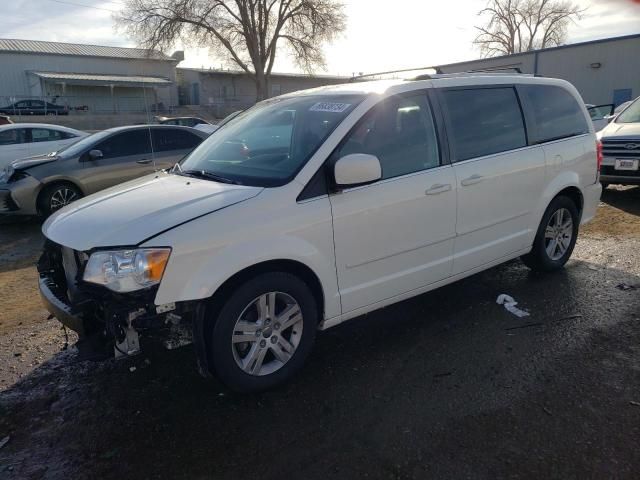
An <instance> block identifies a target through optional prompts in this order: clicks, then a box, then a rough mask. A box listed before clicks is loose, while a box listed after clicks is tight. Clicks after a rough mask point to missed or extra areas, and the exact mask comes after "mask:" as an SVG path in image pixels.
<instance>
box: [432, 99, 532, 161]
mask: <svg viewBox="0 0 640 480" xmlns="http://www.w3.org/2000/svg"><path fill="white" fill-rule="evenodd" d="M443 95H444V99H445V104H446V108H447V110H448V113H449V118H450V121H451V130H452V132H451V133H452V135H451V136H452V137H453V146H454V152H455V158H456V161H462V160H468V159H470V158H475V157H482V156H484V155H491V154H494V153H500V152H506V151H508V150H514V149H516V148H521V147H524V146H526V145H527V135H526V133H525V127H524V120H523V117H522V110H521V109H520V103H519V102H518V97H517V95H516V92H515V90H514V89H513V88H512V87H505V88H478V89H464V90H445V91H443Z"/></svg>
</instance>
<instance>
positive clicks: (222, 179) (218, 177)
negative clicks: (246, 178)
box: [180, 169, 242, 185]
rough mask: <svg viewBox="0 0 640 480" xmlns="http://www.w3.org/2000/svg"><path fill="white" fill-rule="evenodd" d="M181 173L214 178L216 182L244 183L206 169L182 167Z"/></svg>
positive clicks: (209, 178) (207, 178)
mask: <svg viewBox="0 0 640 480" xmlns="http://www.w3.org/2000/svg"><path fill="white" fill-rule="evenodd" d="M180 173H182V174H183V175H187V176H190V177H197V178H204V179H206V180H213V181H214V182H220V183H230V184H232V185H242V183H240V182H238V181H237V180H232V179H230V178H227V177H223V176H222V175H217V174H215V173H211V172H208V171H206V170H182V169H180Z"/></svg>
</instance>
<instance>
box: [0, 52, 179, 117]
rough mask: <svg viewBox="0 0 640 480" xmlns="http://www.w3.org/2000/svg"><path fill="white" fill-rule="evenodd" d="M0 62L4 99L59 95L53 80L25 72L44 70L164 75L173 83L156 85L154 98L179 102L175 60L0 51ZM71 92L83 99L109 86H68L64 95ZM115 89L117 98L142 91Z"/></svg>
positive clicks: (107, 92) (0, 88)
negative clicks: (44, 80)
mask: <svg viewBox="0 0 640 480" xmlns="http://www.w3.org/2000/svg"><path fill="white" fill-rule="evenodd" d="M0 65H2V68H0V98H2V97H4V98H3V100H6V99H8V98H10V97H31V96H33V97H38V96H54V95H61V93H60V87H59V86H55V82H46V83H45V82H41V81H40V79H39V78H38V77H35V76H34V75H31V74H29V73H28V72H29V71H44V72H70V73H98V74H110V75H146V76H157V77H166V78H168V79H170V80H171V81H173V82H174V85H172V86H169V87H160V88H158V89H157V92H158V94H157V95H158V98H157V101H158V102H162V103H164V104H165V105H166V106H171V105H176V104H177V103H178V95H177V86H176V85H175V81H176V68H175V65H176V62H173V61H161V60H145V59H118V58H98V57H80V56H72V55H46V54H30V53H10V52H0ZM74 92H76V93H78V94H80V95H81V96H83V97H84V96H85V95H86V98H90V97H91V96H107V97H109V96H110V95H111V93H110V90H109V88H108V87H101V86H91V87H88V86H72V85H67V87H66V95H67V96H70V95H74ZM116 92H117V93H118V95H119V96H120V97H127V96H128V97H135V96H138V95H141V94H142V89H141V88H130V87H116V88H115V91H114V93H116ZM79 101H80V99H79ZM87 101H88V100H87ZM96 101H98V100H96ZM85 103H86V102H85ZM138 103H140V102H138ZM150 103H153V102H150Z"/></svg>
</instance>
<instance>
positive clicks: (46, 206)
mask: <svg viewBox="0 0 640 480" xmlns="http://www.w3.org/2000/svg"><path fill="white" fill-rule="evenodd" d="M81 198H82V192H81V191H80V190H79V189H78V188H77V187H75V186H74V185H70V184H67V183H60V184H56V185H51V186H49V187H47V188H46V189H45V190H44V191H43V192H42V194H41V195H40V198H39V201H38V204H39V205H38V208H39V210H40V212H41V214H42V215H43V216H45V217H48V216H49V215H51V214H52V213H54V212H56V211H58V210H60V209H61V208H62V207H66V206H67V205H69V204H70V203H72V202H75V201H76V200H79V199H81Z"/></svg>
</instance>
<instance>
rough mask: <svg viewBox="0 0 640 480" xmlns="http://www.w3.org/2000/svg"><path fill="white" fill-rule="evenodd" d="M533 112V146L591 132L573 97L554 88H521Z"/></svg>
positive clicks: (545, 86) (562, 90)
mask: <svg viewBox="0 0 640 480" xmlns="http://www.w3.org/2000/svg"><path fill="white" fill-rule="evenodd" d="M518 89H519V91H520V92H521V93H522V95H523V96H524V98H525V100H526V105H527V109H528V110H529V111H530V112H531V116H532V119H533V122H534V128H533V129H532V130H533V131H532V132H531V136H532V138H531V142H532V143H534V144H535V143H544V142H550V141H553V140H560V139H562V138H569V137H573V136H576V135H582V134H584V133H588V132H589V125H588V123H587V120H586V118H585V116H584V113H583V111H582V108H581V107H580V105H579V104H578V102H577V100H576V99H575V97H574V96H573V95H571V93H569V92H568V91H567V90H565V89H564V88H562V87H556V86H554V85H523V86H521V87H518Z"/></svg>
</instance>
